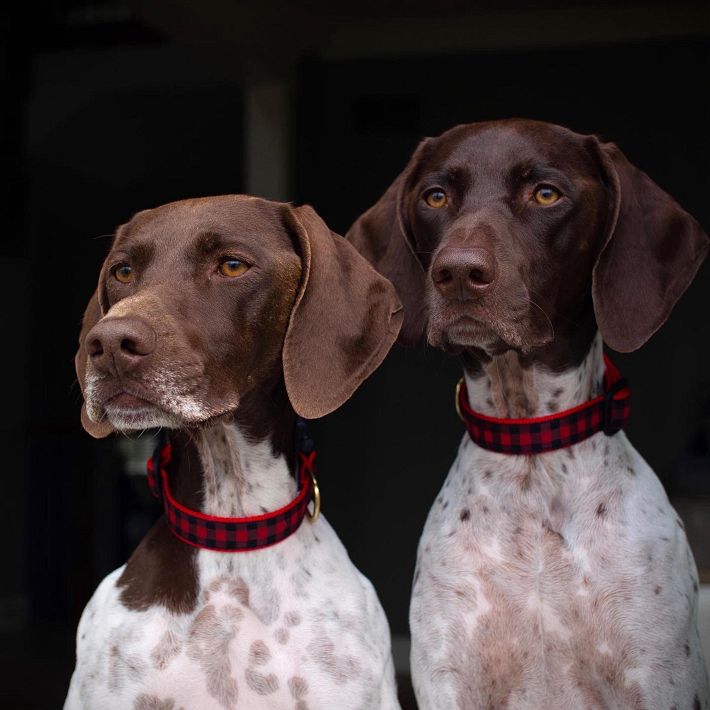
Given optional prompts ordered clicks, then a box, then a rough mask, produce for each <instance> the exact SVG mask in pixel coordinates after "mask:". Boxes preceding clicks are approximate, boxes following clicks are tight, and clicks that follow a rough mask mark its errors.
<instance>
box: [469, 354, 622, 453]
mask: <svg viewBox="0 0 710 710" xmlns="http://www.w3.org/2000/svg"><path fill="white" fill-rule="evenodd" d="M604 364H605V366H606V369H605V371H604V393H603V394H601V395H599V396H598V397H595V398H594V399H590V400H589V401H587V402H584V403H583V404H580V405H579V406H577V407H573V408H572V409H565V410H564V411H561V412H556V413H554V414H549V415H547V416H544V417H533V418H531V419H498V418H496V417H489V416H487V415H485V414H481V413H480V412H476V411H475V410H473V409H471V405H470V404H469V402H468V393H467V391H466V383H465V381H464V379H463V378H461V380H460V381H459V383H458V384H457V385H456V411H457V413H458V415H459V417H460V418H461V419H462V421H463V423H464V424H465V425H466V429H467V430H468V433H469V436H470V437H471V439H473V441H474V442H475V443H476V444H478V445H479V446H480V447H482V448H484V449H488V450H489V451H497V452H498V453H500V454H516V455H524V456H530V455H533V454H542V453H545V452H547V451H556V450H557V449H563V448H565V447H567V446H572V445H573V444H577V443H578V442H580V441H583V440H584V439H588V438H589V437H590V436H593V435H594V434H596V433H597V432H600V431H603V432H604V433H605V434H606V435H607V436H612V435H613V434H616V432H618V431H619V430H620V429H622V428H623V426H624V424H626V421H627V420H628V418H629V414H630V411H631V407H630V401H629V400H630V397H631V390H630V389H629V385H628V382H627V380H626V378H623V377H621V375H620V374H619V371H618V370H617V369H616V366H615V365H614V363H613V362H611V360H609V358H608V357H607V356H606V355H604Z"/></svg>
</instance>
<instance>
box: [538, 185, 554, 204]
mask: <svg viewBox="0 0 710 710" xmlns="http://www.w3.org/2000/svg"><path fill="white" fill-rule="evenodd" d="M533 197H534V198H535V202H537V203H538V205H554V204H555V202H557V200H559V199H560V197H561V195H560V193H559V192H557V190H555V188H554V187H550V186H549V185H540V187H538V188H537V189H536V190H535V194H534V195H533Z"/></svg>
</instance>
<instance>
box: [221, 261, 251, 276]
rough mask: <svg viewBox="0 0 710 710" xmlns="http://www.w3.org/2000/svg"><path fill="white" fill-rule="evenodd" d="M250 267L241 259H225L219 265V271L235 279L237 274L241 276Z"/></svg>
mask: <svg viewBox="0 0 710 710" xmlns="http://www.w3.org/2000/svg"><path fill="white" fill-rule="evenodd" d="M248 268H249V265H248V264H245V263H244V262H243V261H239V259H225V260H224V261H223V262H221V263H220V265H219V273H220V274H222V276H228V277H229V278H231V279H233V278H234V277H235V276H241V275H242V274H243V273H244V272H245V271H246V270H247V269H248Z"/></svg>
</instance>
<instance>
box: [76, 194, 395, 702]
mask: <svg viewBox="0 0 710 710" xmlns="http://www.w3.org/2000/svg"><path fill="white" fill-rule="evenodd" d="M401 320H402V309H401V304H400V303H399V301H398V299H397V296H396V293H395V291H394V289H393V287H392V286H391V284H390V283H389V282H388V281H387V280H386V279H384V278H383V277H382V276H380V275H379V274H377V273H376V271H375V270H374V269H373V268H372V267H371V266H370V265H369V264H368V263H367V262H366V261H365V259H363V258H362V257H361V256H360V255H359V254H358V253H357V251H356V250H355V249H354V248H353V247H352V246H351V245H350V244H348V243H347V242H346V241H345V240H344V239H343V238H342V237H340V236H338V235H336V234H333V233H332V232H331V231H330V230H329V229H328V228H327V226H326V225H325V224H324V223H323V221H322V220H321V219H320V218H319V217H318V215H317V214H316V213H315V212H314V211H313V210H312V209H311V208H310V207H308V206H303V207H292V206H291V205H288V204H281V203H275V202H270V201H267V200H262V199H258V198H252V197H247V196H244V195H226V196H221V197H209V198H201V199H192V200H184V201H181V202H173V203H170V204H167V205H163V206H162V207H158V208H156V209H151V210H146V211H143V212H139V213H138V214H137V215H135V216H134V217H133V218H132V219H131V220H130V221H129V222H128V223H127V224H125V225H123V226H121V227H119V229H118V230H117V232H116V235H115V238H114V241H113V244H112V246H111V250H110V252H109V254H108V256H107V258H106V261H105V262H104V265H103V268H102V270H101V274H100V277H99V283H98V288H97V290H96V293H95V294H94V296H93V297H92V299H91V300H90V302H89V305H88V307H87V309H86V314H85V316H84V322H83V327H82V330H81V334H80V338H79V341H80V342H79V351H78V353H77V356H76V368H77V374H78V378H79V384H80V385H81V388H82V392H83V394H84V400H85V401H84V405H83V407H82V413H81V417H82V422H83V424H84V427H85V428H86V430H87V431H88V432H89V433H90V434H92V435H93V436H96V437H101V436H106V435H107V434H109V433H111V432H112V431H118V432H121V433H126V432H135V431H140V430H143V429H147V428H154V427H161V428H163V429H164V430H167V431H168V432H169V439H170V447H171V451H172V454H171V460H170V466H169V471H168V478H169V486H170V489H171V490H172V496H173V497H174V499H175V500H176V501H177V503H176V504H175V505H173V509H175V506H176V505H180V506H182V507H184V508H187V509H189V510H191V511H195V512H196V514H197V515H201V516H203V517H202V519H201V520H204V519H205V518H206V519H207V522H206V523H205V528H206V529H207V528H208V527H209V525H210V524H211V523H212V522H213V521H215V520H216V521H217V522H218V524H220V525H221V521H223V520H224V519H229V521H230V524H231V522H232V521H234V520H238V521H239V520H242V521H243V520H244V519H245V518H248V519H249V520H250V521H254V520H258V519H263V516H267V515H272V514H275V513H277V512H278V511H280V510H282V509H283V508H284V507H285V506H288V505H290V504H291V502H292V501H294V500H296V499H299V498H298V496H300V495H301V493H298V496H297V490H298V487H299V486H298V483H297V481H298V480H299V469H298V466H297V460H298V459H297V452H296V450H295V449H296V428H297V425H296V417H297V415H300V416H302V417H305V418H316V417H321V416H324V415H326V414H328V413H329V412H331V411H333V410H334V409H336V408H337V407H339V406H340V405H341V404H343V403H344V402H345V401H346V400H347V399H348V398H349V397H350V396H351V395H352V393H353V392H354V391H355V389H356V388H357V387H358V386H359V385H360V384H361V383H362V382H363V380H364V379H365V378H366V377H367V376H368V375H369V374H370V373H371V372H372V371H373V370H374V369H375V368H376V367H377V366H378V365H379V363H380V362H381V361H382V359H383V358H384V357H385V355H386V353H387V352H388V350H389V349H390V346H391V345H392V343H393V342H394V340H395V338H396V336H397V333H398V331H399V327H400V324H401ZM161 460H162V459H161ZM161 465H162V464H161ZM166 465H167V464H166ZM302 465H303V464H302ZM333 473H335V472H333ZM156 475H157V474H156ZM305 486H306V484H304V485H302V486H301V490H302V491H303V490H305V489H306V488H305ZM308 490H310V489H308ZM166 491H168V489H167V488H165V489H164V490H163V496H166V495H167V493H166ZM313 493H314V495H315V490H314V491H313ZM315 502H316V500H314V503H315ZM166 510H167V508H166ZM314 513H315V511H314ZM302 514H303V516H304V515H305V514H304V513H303V510H302ZM313 517H314V518H315V514H314V516H313ZM301 520H302V522H300V524H298V525H296V527H295V529H294V530H292V531H291V534H289V535H288V536H287V537H284V536H283V535H281V538H282V539H281V540H280V541H277V542H276V543H275V544H271V543H272V542H274V540H273V539H271V538H270V537H266V538H265V539H264V544H259V545H258V548H259V549H249V550H244V551H224V548H223V547H222V548H219V549H213V547H211V546H208V547H207V549H205V547H204V545H202V546H200V547H195V546H194V545H193V543H192V542H190V540H187V539H185V538H184V537H183V536H181V533H180V530H177V531H176V529H175V528H174V527H172V526H171V525H172V523H171V524H169V523H168V520H167V519H166V515H163V516H162V517H160V519H159V520H158V521H157V523H156V524H155V525H154V527H153V528H152V529H151V530H150V531H149V532H148V533H147V535H146V536H145V538H144V539H143V540H142V542H141V543H140V545H139V546H138V548H137V549H136V551H135V552H134V553H133V555H132V556H131V558H130V559H129V560H128V562H127V563H126V564H125V565H124V566H122V567H120V568H119V569H117V570H116V571H115V572H113V573H111V574H110V575H108V577H106V578H105V579H104V580H103V582H101V584H100V585H99V587H98V589H97V590H96V592H95V593H94V595H93V597H92V598H91V600H90V601H89V603H88V605H87V607H86V609H85V610H84V613H83V615H82V618H81V621H80V624H79V629H78V632H77V663H76V669H75V671H74V675H73V677H72V680H71V685H70V688H69V694H68V697H67V699H66V704H65V706H64V707H65V709H66V710H80V709H81V710H111V709H115V710H129V709H133V710H276V709H277V708H278V709H279V710H281V709H283V708H293V709H294V710H318V709H319V708H329V709H330V708H343V709H345V708H351V709H352V710H355V709H356V708H367V709H368V710H371V709H375V708H379V709H381V710H395V709H396V708H398V707H399V704H398V702H397V695H396V689H395V681H394V670H393V663H392V658H391V654H390V636H389V629H388V624H387V620H386V618H385V615H384V612H383V609H382V607H381V606H380V603H379V600H378V598H377V595H376V593H375V590H374V589H373V587H372V585H371V584H370V582H369V581H368V580H367V579H366V578H365V577H364V576H363V575H362V574H360V573H359V572H358V570H357V569H356V568H355V566H354V565H353V564H352V562H351V561H350V559H349V557H348V554H347V552H346V550H345V548H344V547H343V545H342V543H341V542H340V540H339V539H338V537H337V535H336V534H335V532H334V531H333V529H332V528H331V527H330V526H329V525H328V523H327V522H326V521H325V519H324V518H323V516H322V515H321V516H320V517H319V518H317V520H314V521H313V520H311V521H309V520H305V519H303V517H301ZM198 522H199V521H198ZM195 529H197V528H195ZM242 529H243V528H242ZM250 530H251V529H250ZM274 531H275V533H278V532H279V527H278V526H275V527H274ZM184 534H185V535H187V532H185V533H184ZM269 534H271V533H269ZM188 542H190V544H188Z"/></svg>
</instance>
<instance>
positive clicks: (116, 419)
mask: <svg viewBox="0 0 710 710" xmlns="http://www.w3.org/2000/svg"><path fill="white" fill-rule="evenodd" d="M104 416H105V418H106V419H107V420H108V422H109V424H110V425H111V426H112V427H113V428H114V429H115V430H116V431H119V432H125V433H128V432H132V431H143V430H145V429H158V428H161V427H164V428H166V429H182V428H184V427H185V426H187V423H186V422H184V421H181V420H180V419H179V418H178V417H176V416H175V415H174V414H171V413H170V412H166V411H165V410H164V409H160V408H159V407H155V406H151V405H148V404H147V403H146V405H145V406H142V407H124V406H120V405H113V404H111V403H109V404H107V405H106V407H105V409H104ZM193 426H194V425H193Z"/></svg>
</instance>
